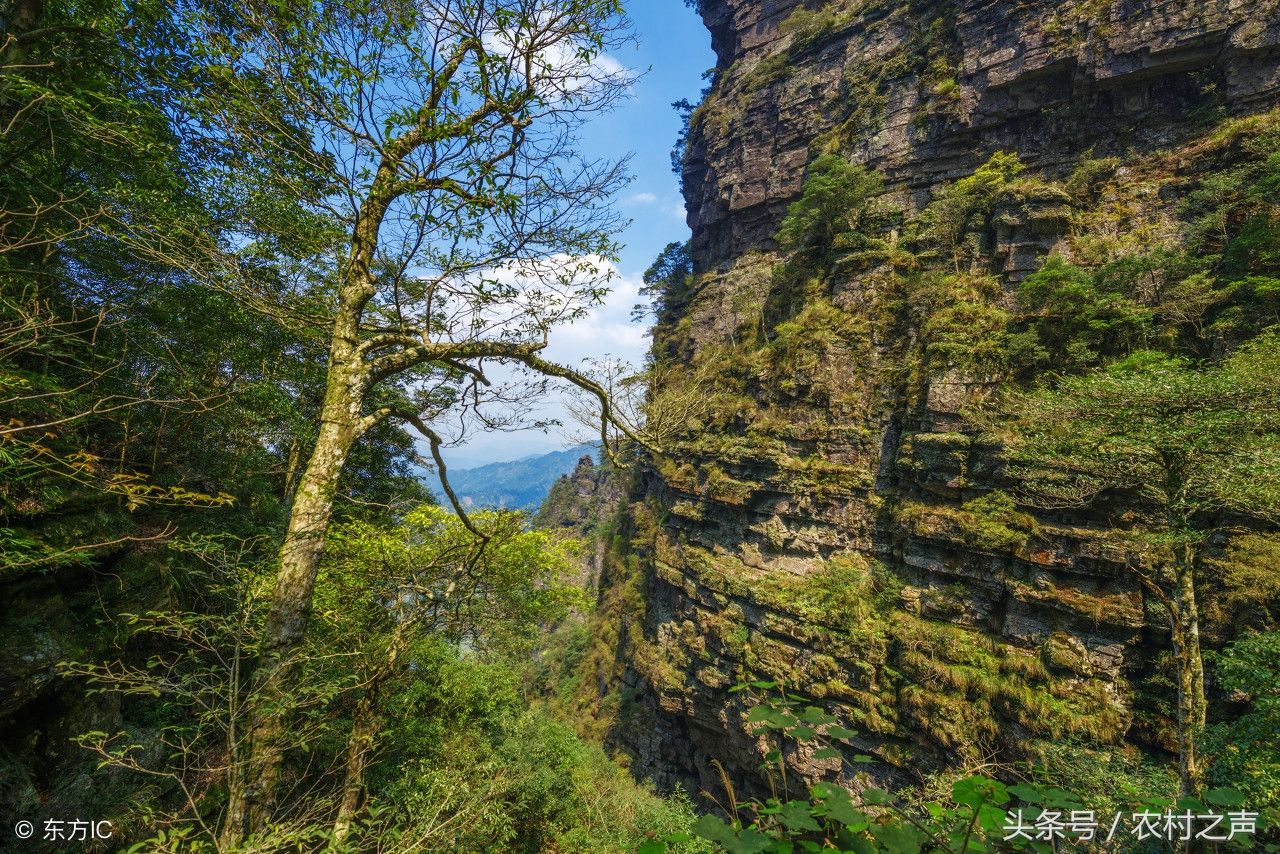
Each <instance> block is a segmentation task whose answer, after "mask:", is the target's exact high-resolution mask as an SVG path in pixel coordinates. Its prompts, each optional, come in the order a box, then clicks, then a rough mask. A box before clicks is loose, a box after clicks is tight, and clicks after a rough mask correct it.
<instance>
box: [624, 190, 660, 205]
mask: <svg viewBox="0 0 1280 854" xmlns="http://www.w3.org/2000/svg"><path fill="white" fill-rule="evenodd" d="M657 200H658V197H657V195H656V194H654V193H647V192H646V193H632V194H631V195H629V196H627V197H626V198H625V199H623V200H622V203H623V204H624V205H651V204H653V203H654V202H656V201H657Z"/></svg>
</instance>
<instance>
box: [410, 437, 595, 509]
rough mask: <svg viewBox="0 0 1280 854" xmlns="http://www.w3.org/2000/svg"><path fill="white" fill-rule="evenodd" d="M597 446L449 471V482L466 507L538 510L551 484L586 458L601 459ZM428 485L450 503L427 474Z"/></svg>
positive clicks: (433, 475)
mask: <svg viewBox="0 0 1280 854" xmlns="http://www.w3.org/2000/svg"><path fill="white" fill-rule="evenodd" d="M597 448H598V446H597V445H595V444H589V445H579V446H578V447H576V448H569V449H568V450H564V451H552V452H551V453H549V454H535V455H533V456H530V457H523V458H521V459H518V460H511V461H510V462H504V463H489V464H487V465H483V466H478V467H476V468H470V469H454V468H451V469H449V483H450V485H451V486H453V491H454V492H455V493H457V495H458V499H459V500H460V501H461V502H462V504H463V506H464V507H499V508H504V509H507V510H537V509H538V507H539V505H541V504H542V499H544V498H546V497H547V493H548V492H549V491H550V490H551V485H552V484H553V483H555V482H556V481H557V480H558V479H559V478H560V476H561V475H565V474H568V473H570V472H572V471H573V469H574V467H575V466H576V465H577V464H578V460H580V459H581V458H582V457H584V456H590V457H591V458H592V459H596V458H598V456H599V454H598V451H597ZM425 478H426V481H427V485H428V486H429V487H430V488H431V490H432V491H433V492H434V493H435V494H436V496H437V497H438V498H439V499H440V500H441V501H447V500H448V499H446V498H445V495H444V491H443V490H442V489H441V488H440V482H439V481H438V480H437V479H436V477H435V474H434V473H430V474H426V475H425Z"/></svg>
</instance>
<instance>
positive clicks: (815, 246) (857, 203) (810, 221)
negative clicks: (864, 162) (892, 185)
mask: <svg viewBox="0 0 1280 854" xmlns="http://www.w3.org/2000/svg"><path fill="white" fill-rule="evenodd" d="M883 192H884V182H883V179H882V178H881V177H880V175H879V174H877V173H875V172H872V171H870V170H868V169H867V168H866V167H864V166H860V165H856V164H853V163H850V162H849V161H848V160H846V159H844V158H843V157H839V156H837V155H833V154H828V155H824V156H822V157H819V158H818V159H816V160H814V161H813V162H812V163H810V164H809V168H808V173H807V175H806V177H805V181H804V188H803V190H802V191H801V195H800V198H799V199H797V200H796V201H794V202H792V203H791V206H790V207H789V208H787V215H786V217H785V218H784V219H783V220H782V225H781V226H780V227H779V229H778V235H777V239H778V243H779V245H781V246H782V248H783V249H786V250H788V251H791V252H795V253H799V254H800V255H801V256H802V257H804V258H805V259H807V260H808V261H809V263H810V264H811V265H814V266H817V265H819V264H820V262H821V261H822V260H823V259H826V258H828V257H829V256H830V253H831V252H832V251H833V250H837V249H838V250H843V251H866V250H869V249H874V248H877V247H880V246H883V245H884V241H883V239H882V238H881V235H880V233H881V231H882V230H883V229H884V226H885V224H886V221H887V218H888V217H889V216H890V214H889V213H888V211H887V210H886V208H885V207H884V205H883V203H882V202H881V201H880V200H879V198H878V197H879V196H880V195H881V194H882V193H883Z"/></svg>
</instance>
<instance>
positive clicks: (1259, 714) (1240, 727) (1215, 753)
mask: <svg viewBox="0 0 1280 854" xmlns="http://www.w3.org/2000/svg"><path fill="white" fill-rule="evenodd" d="M1213 660H1214V662H1215V664H1216V666H1215V668H1214V675H1215V677H1216V678H1217V680H1218V682H1219V683H1220V684H1221V686H1222V688H1223V690H1225V691H1227V692H1231V693H1232V696H1233V697H1235V698H1243V700H1244V702H1246V703H1247V707H1246V711H1245V712H1244V713H1243V714H1242V715H1240V716H1239V717H1238V718H1236V719H1235V720H1233V721H1231V722H1229V723H1221V724H1216V725H1214V726H1211V727H1210V728H1209V730H1208V732H1207V733H1206V737H1205V747H1206V750H1207V751H1208V753H1209V755H1210V757H1211V761H1212V763H1213V764H1212V765H1211V766H1210V768H1209V779H1210V782H1212V783H1214V784H1216V785H1219V786H1230V787H1232V788H1234V789H1238V790H1239V791H1241V792H1242V793H1243V794H1244V795H1245V798H1246V802H1247V803H1248V804H1250V805H1251V807H1257V808H1259V809H1262V810H1263V811H1264V814H1266V815H1268V816H1269V818H1270V820H1271V822H1272V823H1280V755H1277V752H1276V746H1275V734H1276V733H1277V732H1280V687H1278V686H1280V632H1268V633H1265V634H1255V635H1248V636H1246V637H1243V638H1241V639H1240V640H1238V641H1236V642H1235V643H1233V644H1231V645H1230V646H1228V647H1227V648H1226V649H1225V650H1223V651H1222V652H1221V653H1220V654H1218V655H1216V656H1214V659H1213Z"/></svg>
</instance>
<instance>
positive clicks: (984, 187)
mask: <svg viewBox="0 0 1280 854" xmlns="http://www.w3.org/2000/svg"><path fill="white" fill-rule="evenodd" d="M1024 169H1025V167H1024V166H1023V165H1022V161H1021V160H1019V159H1018V155H1017V154H1011V153H1006V152H1003V151H999V152H996V153H995V154H993V155H991V159H990V160H988V161H987V162H986V163H984V164H983V165H982V166H979V167H978V168H977V169H976V170H975V171H974V173H973V174H972V175H970V176H968V177H966V178H961V179H960V180H959V181H956V182H955V183H954V184H951V185H949V186H947V187H945V188H944V189H942V190H940V191H939V192H938V194H937V196H936V197H935V198H934V200H933V201H932V202H930V203H929V206H928V207H927V208H925V211H924V213H923V214H922V216H921V236H922V239H923V240H924V241H925V242H926V243H928V244H930V245H932V246H935V247H937V248H938V250H940V251H941V252H942V253H943V255H944V257H948V258H951V259H952V260H954V262H955V264H956V266H957V267H958V266H959V264H960V262H961V260H962V259H973V258H976V257H977V256H978V255H979V254H980V253H981V251H982V249H983V247H982V246H981V245H980V244H978V243H975V241H976V240H977V239H978V238H979V236H980V235H981V233H982V232H983V231H985V224H986V219H987V217H989V216H991V214H992V213H993V212H994V210H995V205H996V201H997V199H998V198H999V197H1000V194H1001V193H1002V192H1004V191H1005V190H1006V189H1007V188H1008V187H1009V186H1010V184H1012V183H1013V181H1014V180H1015V179H1016V178H1018V176H1020V175H1021V174H1022V172H1023V170H1024Z"/></svg>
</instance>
